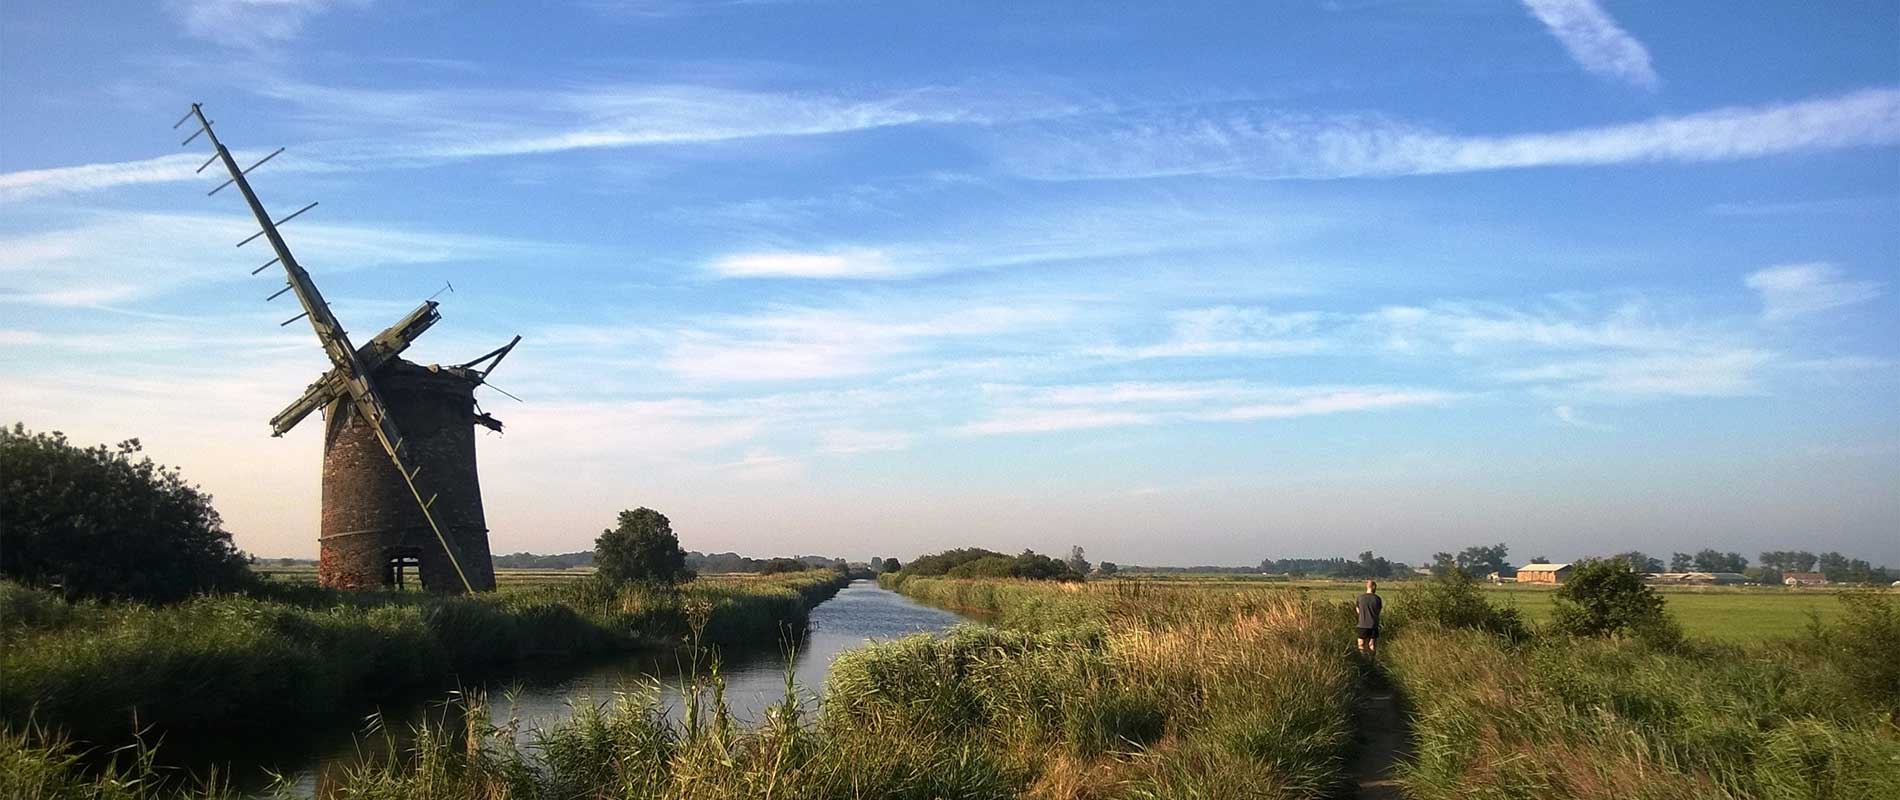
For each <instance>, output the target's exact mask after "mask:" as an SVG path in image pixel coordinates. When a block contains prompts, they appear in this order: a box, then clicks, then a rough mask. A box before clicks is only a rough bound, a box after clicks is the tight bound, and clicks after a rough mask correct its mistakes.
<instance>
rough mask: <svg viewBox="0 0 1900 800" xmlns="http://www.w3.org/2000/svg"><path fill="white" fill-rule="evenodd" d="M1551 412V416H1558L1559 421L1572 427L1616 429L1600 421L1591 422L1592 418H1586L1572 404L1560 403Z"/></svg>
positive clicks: (1592, 429)
mask: <svg viewBox="0 0 1900 800" xmlns="http://www.w3.org/2000/svg"><path fill="white" fill-rule="evenodd" d="M1550 413H1551V416H1554V417H1556V418H1557V421H1558V422H1561V423H1563V424H1565V425H1568V426H1570V427H1572V428H1582V429H1583V430H1587V431H1613V430H1616V429H1615V428H1613V427H1611V426H1609V425H1605V424H1603V423H1600V422H1591V421H1590V420H1587V419H1584V418H1583V417H1582V416H1581V415H1579V414H1578V413H1577V410H1576V409H1575V408H1572V407H1571V406H1568V405H1560V406H1557V407H1555V408H1552V409H1551V410H1550Z"/></svg>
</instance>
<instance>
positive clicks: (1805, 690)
mask: <svg viewBox="0 0 1900 800" xmlns="http://www.w3.org/2000/svg"><path fill="white" fill-rule="evenodd" d="M1837 613H1838V614H1839V615H1840V616H1841V617H1842V619H1843V620H1844V624H1842V625H1840V626H1839V627H1837V628H1834V629H1832V630H1828V629H1821V630H1819V631H1817V633H1816V634H1815V635H1811V636H1809V637H1805V638H1798V639H1785V640H1781V641H1776V642H1769V643H1759V644H1753V645H1748V646H1741V645H1735V644H1723V643H1716V642H1712V641H1707V640H1701V641H1696V640H1691V641H1690V642H1688V643H1686V644H1681V645H1675V646H1656V645H1650V644H1645V643H1643V642H1640V641H1636V640H1632V639H1597V640H1575V639H1565V638H1560V637H1554V636H1540V637H1537V638H1535V639H1533V640H1532V641H1530V642H1528V643H1525V644H1522V645H1518V646H1511V645H1507V644H1505V643H1504V642H1502V641H1499V640H1498V639H1496V638H1493V637H1491V636H1487V635H1484V634H1480V633H1477V632H1475V631H1469V630H1445V629H1442V628H1439V627H1437V626H1434V625H1412V626H1407V627H1406V628H1405V629H1403V630H1400V631H1398V632H1397V634H1396V635H1395V636H1394V637H1393V638H1392V641H1391V642H1390V647H1389V649H1388V654H1389V659H1390V660H1389V662H1388V663H1389V665H1390V668H1391V673H1392V675H1393V676H1394V678H1395V679H1396V682H1397V683H1398V685H1399V686H1400V687H1401V690H1402V691H1403V692H1404V693H1405V695H1406V696H1407V697H1408V699H1409V702H1410V704H1411V706H1412V708H1413V711H1414V726H1415V733H1416V736H1417V740H1418V752H1417V758H1416V760H1415V762H1414V763H1413V764H1411V765H1410V767H1409V769H1408V772H1407V775H1406V784H1407V788H1408V790H1409V793H1410V796H1412V797H1415V798H1454V797H1457V798H1471V797H1477V798H1526V799H1527V800H1528V799H1529V798H1537V800H1552V799H1553V798H1579V799H1582V798H1591V799H1595V798H1602V799H1603V800H1609V799H1610V798H1658V800H1664V799H1667V800H1677V799H1678V798H1685V797H1695V798H1789V799H1791V800H1792V799H1795V798H1814V799H1816V800H1819V799H1820V798H1841V799H1848V798H1870V799H1871V798H1879V797H1890V796H1892V795H1891V793H1892V792H1893V790H1894V787H1895V786H1900V679H1896V677H1895V675H1896V669H1897V668H1896V666H1895V665H1894V662H1893V654H1894V652H1896V651H1895V650H1894V649H1893V648H1894V647H1895V646H1896V633H1900V616H1897V614H1900V609H1897V608H1896V604H1895V602H1894V599H1893V598H1892V597H1890V596H1889V597H1882V596H1879V595H1862V596H1858V597H1851V598H1849V600H1848V602H1847V607H1846V608H1844V609H1843V610H1842V611H1839V612H1837Z"/></svg>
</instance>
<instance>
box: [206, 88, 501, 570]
mask: <svg viewBox="0 0 1900 800" xmlns="http://www.w3.org/2000/svg"><path fill="white" fill-rule="evenodd" d="M193 117H196V118H197V120H198V126H199V129H198V131H197V133H193V134H192V135H191V138H189V139H186V140H185V142H184V143H185V144H190V143H191V141H192V139H196V138H198V134H200V133H202V134H204V135H205V137H206V138H207V139H208V140H209V141H210V142H211V147H212V149H214V150H215V151H216V156H215V160H219V161H222V162H224V167H225V169H226V170H228V171H229V172H230V174H231V180H230V181H228V182H227V183H226V184H225V185H228V184H230V183H235V184H237V187H238V190H239V191H241V192H243V194H244V201H245V202H246V203H247V204H249V205H250V207H251V214H252V215H254V216H256V217H257V224H258V225H259V226H260V227H261V228H262V230H261V231H259V233H260V234H262V235H263V236H264V238H265V239H266V240H267V241H269V242H270V246H271V250H272V251H273V252H274V253H275V254H276V256H277V258H276V262H277V263H279V264H282V265H283V267H284V274H285V277H286V279H287V280H288V281H289V284H290V289H291V291H293V292H295V293H296V295H297V302H299V303H301V304H302V305H303V314H301V315H299V316H301V317H306V318H308V319H309V320H310V327H311V328H312V329H313V330H314V331H315V332H316V334H317V342H318V343H319V344H321V345H322V346H323V351H324V353H325V354H326V355H328V356H329V357H330V363H332V364H334V365H335V368H334V369H333V370H332V374H333V375H335V376H336V379H337V380H340V381H341V383H342V385H343V389H344V391H345V392H346V393H347V394H348V395H349V398H350V401H351V404H352V405H353V406H354V408H355V409H356V412H357V413H358V414H359V415H361V417H362V418H363V420H364V421H365V422H367V423H368V424H369V425H370V426H371V428H372V429H373V430H374V431H375V433H376V439H377V441H378V442H380V443H381V444H382V447H383V450H384V452H386V453H388V454H389V458H390V461H391V462H393V463H394V464H395V465H396V472H397V473H399V474H400V475H402V479H403V483H405V484H406V485H407V486H408V487H409V493H410V495H412V496H413V497H414V498H415V501H416V505H417V506H418V507H419V508H420V509H421V511H422V516H423V519H425V520H427V521H428V523H429V528H430V529H431V530H432V531H434V533H435V537H436V540H437V541H439V542H441V544H442V550H443V552H444V553H445V554H446V555H447V556H448V559H449V563H450V564H451V565H453V566H454V567H455V574H456V577H458V578H459V579H461V582H462V588H463V589H464V590H466V591H468V592H471V593H472V592H474V591H475V588H474V587H473V586H472V585H471V584H470V583H469V580H468V574H467V573H466V572H464V571H463V570H462V563H461V561H460V559H458V558H457V557H456V553H455V547H454V546H453V545H451V544H450V543H449V539H448V536H446V535H445V534H444V533H443V532H442V527H441V526H440V525H438V524H436V519H435V515H434V514H432V513H430V511H429V506H430V505H431V500H425V499H424V498H423V496H422V492H421V490H419V489H417V488H416V481H415V478H416V473H417V472H419V471H420V469H419V468H417V469H412V468H410V466H409V464H408V459H407V458H405V457H404V451H403V438H402V432H401V431H399V430H397V429H396V422H395V419H394V418H392V417H391V416H390V414H389V409H388V406H387V404H385V403H384V402H383V398H382V396H381V395H380V394H379V393H378V392H377V391H376V385H375V383H373V382H372V381H371V379H370V374H371V373H370V369H371V368H369V367H366V366H365V364H364V363H363V359H362V357H361V356H359V355H358V353H357V350H356V348H355V346H353V345H351V344H350V337H349V333H348V332H347V331H345V330H343V326H342V324H340V323H338V322H337V319H336V316H335V315H333V314H331V313H330V305H329V303H327V302H325V301H324V299H323V293H321V292H319V291H317V285H316V283H315V282H314V281H312V280H310V273H308V272H305V271H304V268H303V267H302V266H301V265H299V264H298V263H297V257H296V256H295V255H292V254H291V252H290V246H289V245H286V244H285V243H284V237H283V236H282V235H280V234H279V233H278V231H277V223H276V222H274V221H272V220H271V217H270V213H269V212H268V211H266V210H265V208H264V204H263V202H262V201H260V200H258V199H257V193H256V192H254V191H252V190H251V183H250V181H248V180H246V179H245V177H244V175H245V173H246V172H249V171H250V170H249V169H239V168H238V164H237V160H236V159H234V158H232V157H231V151H230V150H228V149H226V148H225V146H224V144H223V143H222V142H220V141H218V135H217V133H216V132H214V131H213V130H212V129H211V121H210V120H208V119H206V118H205V115H204V109H203V108H202V107H200V106H199V105H198V104H197V103H193V104H192V105H191V113H189V114H187V115H185V118H184V119H181V120H179V124H180V125H182V124H184V122H185V121H186V120H189V119H192V118H193ZM174 127H176V126H174ZM275 155H277V154H276V153H272V154H271V156H275ZM269 158H270V157H266V159H265V160H269ZM262 163H263V162H262V161H259V162H258V164H262ZM258 164H253V165H251V166H252V167H253V168H255V167H256V166H257V165H258ZM209 165H210V162H209V161H207V162H206V166H209ZM218 188H219V189H222V188H224V185H220V186H219V187H218ZM213 191H214V192H215V191H217V190H216V189H214V190H213ZM311 205H312V206H314V205H315V204H314V203H313V204H311ZM310 207H311V206H305V207H304V208H303V209H301V210H299V211H298V212H297V213H296V214H292V215H291V216H292V217H294V216H297V214H302V213H303V212H304V211H308V210H310ZM288 220H289V217H286V218H285V221H288ZM255 238H257V237H256V236H255V235H254V236H252V237H251V238H250V239H246V240H244V242H240V243H239V246H243V244H244V243H247V242H250V241H251V240H252V239H255ZM265 266H269V264H266V265H265ZM260 269H262V268H260ZM427 305H428V306H429V310H430V311H431V312H432V311H433V310H434V303H429V304H427ZM296 320H297V317H292V318H291V319H290V320H288V321H286V323H285V324H289V323H290V322H295V321H296ZM406 321H407V320H406ZM431 322H432V321H431ZM398 325H399V326H401V325H402V323H398ZM423 327H425V328H426V327H427V325H423ZM416 333H420V331H416ZM379 338H380V337H379ZM409 338H413V336H411V337H409ZM405 345H406V342H405ZM320 404H321V403H318V404H317V405H320ZM314 407H315V406H314V405H313V406H312V408H314ZM294 409H295V406H293V409H292V410H294ZM308 413H309V412H308V411H305V412H304V415H307V414H308ZM301 418H302V416H301V415H300V416H299V417H298V419H301ZM291 424H295V422H294V421H293V422H292V423H291Z"/></svg>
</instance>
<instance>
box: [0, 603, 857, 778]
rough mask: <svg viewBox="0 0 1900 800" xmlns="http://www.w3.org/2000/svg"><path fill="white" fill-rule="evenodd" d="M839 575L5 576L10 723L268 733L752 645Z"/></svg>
mask: <svg viewBox="0 0 1900 800" xmlns="http://www.w3.org/2000/svg"><path fill="white" fill-rule="evenodd" d="M844 582H845V581H844V579H843V577H842V576H840V575H838V574H837V573H835V572H830V571H821V572H811V573H797V574H790V575H783V576H773V577H771V578H708V579H705V580H704V581H695V582H693V583H691V584H688V585H687V586H686V587H685V588H684V589H683V590H682V591H681V592H679V593H677V594H674V593H654V592H649V591H644V590H639V589H627V590H617V589H614V588H611V587H607V586H605V585H604V584H601V583H599V582H595V581H574V582H569V583H563V584H556V585H550V586H543V587H535V588H529V589H520V590H514V591H508V592H501V593H496V594H493V595H485V596H477V597H435V596H428V595H418V594H403V593H394V592H376V593H349V592H331V591H326V590H321V589H316V588H314V587H302V588H285V589H279V590H274V591H271V592H268V593H266V594H263V595H261V596H244V595H230V596H219V597H200V598H195V599H192V600H188V601H185V602H182V603H178V604H174V605H169V606H156V607H155V606H145V605H138V604H121V605H103V604H96V603H82V604H76V605H67V604H65V603H63V602H62V601H60V600H59V599H58V598H56V597H53V596H51V595H49V594H46V593H44V592H39V591H36V590H32V589H27V588H24V587H20V586H18V585H14V584H8V583H0V645H4V653H0V720H3V721H4V722H5V724H6V725H7V726H8V727H9V728H11V729H12V730H14V731H16V732H17V731H23V730H26V728H27V725H28V723H29V720H31V721H32V722H34V723H37V724H38V725H41V726H45V727H46V728H48V729H50V730H55V731H58V732H59V733H60V734H62V735H64V736H67V737H71V738H73V739H76V740H80V741H85V742H91V743H95V744H118V743H123V742H125V741H127V740H129V739H130V738H131V737H132V735H133V734H134V733H135V732H136V731H138V730H139V729H141V728H149V729H151V730H153V731H156V732H158V733H161V734H164V735H167V736H171V737H173V738H174V740H176V739H177V738H179V737H196V736H209V735H214V734H228V733H232V732H238V731H246V730H253V731H254V730H269V729H271V728H273V727H274V726H280V725H283V724H285V723H287V722H292V721H296V720H300V719H305V718H309V717H312V716H316V715H322V714H327V713H335V712H337V711H339V710H342V711H347V710H349V709H352V708H358V707H361V706H362V705H363V704H365V703H367V702H371V701H375V700H379V699H384V698H387V697H389V696H392V695H394V694H396V693H399V692H405V691H411V690H415V689H417V688H422V687H429V686H444V685H448V684H452V683H453V682H455V680H456V679H458V678H462V679H467V678H474V677H480V676H481V675H483V674H486V673H491V672H494V671H498V670H501V669H505V668H506V667H508V666H509V665H511V664H513V663H516V662H518V661H520V660H522V659H526V658H531V657H536V656H546V655H560V656H569V657H573V656H585V655H588V654H598V653H606V652H613V651H617V650H626V649H633V648H639V647H651V646H665V645H668V644H678V643H679V642H681V641H682V637H683V635H684V634H685V632H686V631H687V630H688V624H687V622H688V620H687V617H688V612H689V609H691V608H693V607H699V608H703V609H704V613H705V615H706V617H707V619H706V624H705V625H704V629H705V630H704V634H705V636H704V640H705V642H706V643H708V644H713V645H722V646H738V645H742V644H744V643H747V642H749V641H762V642H777V641H779V639H780V637H781V633H782V626H789V627H790V628H791V629H792V630H802V629H803V627H804V624H805V620H806V614H807V612H808V609H809V606H811V605H815V604H816V603H817V602H819V601H820V600H822V599H823V598H824V597H828V596H829V595H830V594H831V593H833V592H835V591H837V589H838V588H840V587H841V586H842V585H843V584H844Z"/></svg>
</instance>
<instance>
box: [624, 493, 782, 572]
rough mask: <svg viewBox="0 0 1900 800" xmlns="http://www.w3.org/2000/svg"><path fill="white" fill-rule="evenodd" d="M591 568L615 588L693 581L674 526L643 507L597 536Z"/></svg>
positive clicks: (658, 514)
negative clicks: (598, 571) (627, 584)
mask: <svg viewBox="0 0 1900 800" xmlns="http://www.w3.org/2000/svg"><path fill="white" fill-rule="evenodd" d="M594 566H595V567H596V568H597V569H599V570H600V577H601V578H602V579H604V580H606V581H607V582H608V583H612V584H616V585H618V584H626V583H637V584H642V585H646V586H651V587H671V586H673V585H675V584H678V583H680V582H682V581H685V580H688V579H690V578H692V573H691V572H689V571H688V570H687V569H686V552H685V551H683V550H681V549H680V540H679V537H677V536H674V535H673V523H672V522H670V521H668V520H667V518H666V515H665V514H662V513H660V512H658V511H654V510H653V509H651V508H644V507H643V508H636V509H634V510H632V511H622V512H620V519H619V521H618V524H616V525H615V526H614V527H613V528H611V529H608V530H604V531H601V532H600V537H599V538H597V539H595V540H594ZM800 568H801V569H802V568H803V567H802V566H801V567H800Z"/></svg>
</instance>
